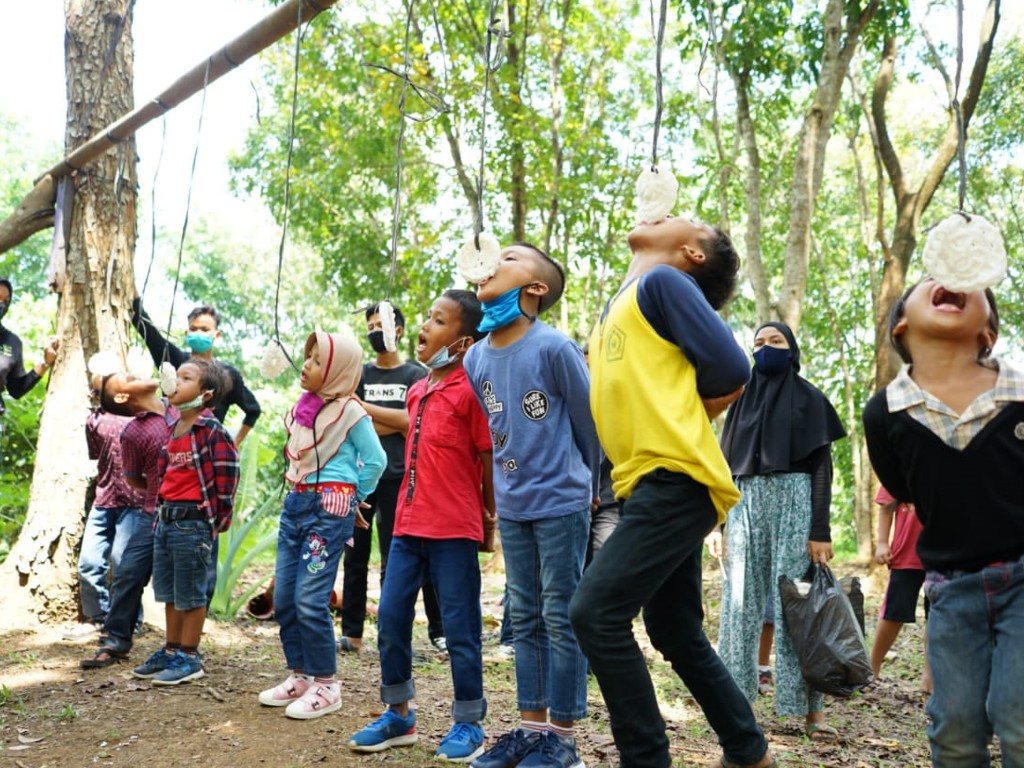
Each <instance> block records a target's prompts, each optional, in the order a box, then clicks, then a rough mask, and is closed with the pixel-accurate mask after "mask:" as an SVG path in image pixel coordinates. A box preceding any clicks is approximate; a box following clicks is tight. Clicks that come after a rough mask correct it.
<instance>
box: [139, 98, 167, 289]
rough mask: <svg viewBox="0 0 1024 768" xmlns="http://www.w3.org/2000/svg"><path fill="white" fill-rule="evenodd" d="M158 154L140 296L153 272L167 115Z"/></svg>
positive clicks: (164, 119) (162, 124) (162, 127)
mask: <svg viewBox="0 0 1024 768" xmlns="http://www.w3.org/2000/svg"><path fill="white" fill-rule="evenodd" d="M160 123H161V130H160V154H158V155H157V158H156V168H155V169H154V170H153V182H152V186H151V187H150V189H149V208H150V216H149V265H148V266H147V267H146V279H145V280H143V281H142V297H143V298H145V296H146V288H147V286H149V276H150V275H151V274H152V273H153V262H154V261H156V180H157V178H158V177H159V176H160V166H161V165H163V162H164V146H165V143H166V141H167V115H164V116H163V117H162V118H161V119H160Z"/></svg>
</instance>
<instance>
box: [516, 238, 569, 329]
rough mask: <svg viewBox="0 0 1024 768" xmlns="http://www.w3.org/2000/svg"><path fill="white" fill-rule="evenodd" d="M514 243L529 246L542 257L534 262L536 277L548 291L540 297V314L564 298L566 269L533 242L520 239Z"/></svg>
mask: <svg viewBox="0 0 1024 768" xmlns="http://www.w3.org/2000/svg"><path fill="white" fill-rule="evenodd" d="M513 245H517V246H519V247H520V248H529V249H530V250H531V251H533V252H534V253H536V254H537V256H539V257H540V258H538V259H535V260H534V263H535V264H536V265H537V269H536V270H534V271H535V272H536V274H535V275H534V277H536V278H537V282H540V283H543V284H544V285H545V286H547V289H548V292H547V293H545V294H544V295H543V296H541V297H540V305H539V306H538V307H537V312H538V314H540V313H543V312H547V311H548V310H549V309H551V307H553V306H554V305H555V303H556V302H557V301H558V300H559V299H560V298H562V293H563V292H564V291H565V270H564V269H563V268H562V265H561V264H559V263H558V262H557V261H555V260H554V259H552V258H551V257H550V256H548V255H547V254H546V253H545V252H544V251H542V250H541V249H540V248H538V247H537V246H536V245H534V244H533V243H527V242H524V241H520V242H518V243H513Z"/></svg>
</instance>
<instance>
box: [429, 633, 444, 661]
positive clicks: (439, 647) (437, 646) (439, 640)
mask: <svg viewBox="0 0 1024 768" xmlns="http://www.w3.org/2000/svg"><path fill="white" fill-rule="evenodd" d="M430 644H431V645H432V646H434V650H435V651H437V652H438V653H443V654H444V655H446V656H447V655H448V638H446V637H445V636H444V635H441V636H440V637H432V638H430Z"/></svg>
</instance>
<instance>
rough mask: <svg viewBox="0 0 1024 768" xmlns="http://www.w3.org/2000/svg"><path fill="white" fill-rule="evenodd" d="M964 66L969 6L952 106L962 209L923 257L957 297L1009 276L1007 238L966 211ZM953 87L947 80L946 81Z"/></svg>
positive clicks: (935, 230) (959, 24) (936, 231)
mask: <svg viewBox="0 0 1024 768" xmlns="http://www.w3.org/2000/svg"><path fill="white" fill-rule="evenodd" d="M963 62H964V3H963V0H957V4H956V75H955V77H954V82H953V86H952V91H953V92H952V93H951V94H950V107H951V109H952V111H953V120H954V121H955V124H956V154H957V174H958V180H957V210H956V211H955V212H954V213H953V214H952V215H951V216H947V217H946V218H945V219H943V220H942V221H940V222H939V223H938V224H936V225H935V226H934V227H931V228H930V229H929V230H928V236H927V240H926V241H925V245H924V250H923V252H922V254H921V259H922V261H923V262H924V266H925V269H926V270H927V271H928V274H929V275H930V276H931V277H933V278H934V279H935V280H936V281H937V282H938V283H939V284H940V285H942V286H943V287H945V288H947V289H949V290H951V291H955V292H957V293H970V292H973V291H980V290H983V289H986V288H991V287H992V286H994V285H996V284H997V283H998V282H999V281H1000V280H1002V279H1003V277H1004V276H1005V275H1006V269H1007V258H1006V247H1005V244H1004V243H1003V236H1002V234H1001V233H1000V232H999V230H998V229H997V228H996V227H995V226H993V225H992V224H990V223H989V222H987V221H986V220H985V219H983V218H982V217H981V216H978V215H975V214H969V213H967V212H966V211H965V210H964V204H965V202H966V199H967V147H966V145H967V136H966V127H965V125H964V116H963V110H962V109H961V106H960V77H961V74H962V71H963ZM947 83H948V77H947Z"/></svg>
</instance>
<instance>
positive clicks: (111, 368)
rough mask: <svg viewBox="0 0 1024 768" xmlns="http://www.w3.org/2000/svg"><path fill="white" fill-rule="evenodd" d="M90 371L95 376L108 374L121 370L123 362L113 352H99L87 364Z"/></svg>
mask: <svg viewBox="0 0 1024 768" xmlns="http://www.w3.org/2000/svg"><path fill="white" fill-rule="evenodd" d="M86 367H87V368H88V369H89V373H91V374H93V375H94V376H108V375H109V374H111V373H117V372H118V371H120V370H121V363H120V361H119V360H118V359H117V355H115V354H114V353H113V352H97V353H96V354H94V355H93V356H92V357H90V358H89V362H88V363H87V364H86Z"/></svg>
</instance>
